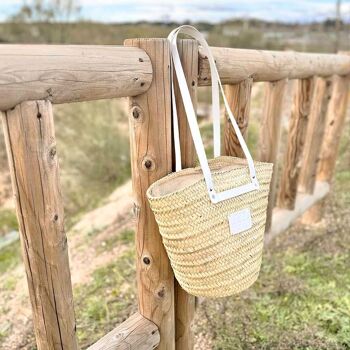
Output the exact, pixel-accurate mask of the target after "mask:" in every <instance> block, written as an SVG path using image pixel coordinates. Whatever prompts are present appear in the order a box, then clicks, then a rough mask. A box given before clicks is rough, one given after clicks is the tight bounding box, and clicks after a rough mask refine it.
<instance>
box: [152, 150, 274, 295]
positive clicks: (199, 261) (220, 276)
mask: <svg viewBox="0 0 350 350" xmlns="http://www.w3.org/2000/svg"><path fill="white" fill-rule="evenodd" d="M254 164H255V167H256V175H257V179H258V181H259V185H260V186H259V189H258V190H256V191H252V192H249V193H246V194H244V195H241V196H238V197H235V198H231V199H228V200H225V201H222V202H219V203H217V204H213V203H212V202H211V201H210V199H209V196H208V192H207V189H206V185H205V181H204V178H203V174H202V171H201V169H200V167H197V168H189V169H184V170H181V171H179V172H176V173H172V174H170V175H168V176H166V177H164V178H162V179H160V180H158V181H157V182H155V183H153V184H152V185H151V186H150V187H149V189H148V191H147V196H148V199H149V202H150V206H151V209H152V211H153V213H154V215H155V218H156V221H157V223H158V226H159V230H160V233H161V235H162V238H163V243H164V246H165V249H166V251H167V254H168V256H169V259H170V262H171V266H172V268H173V270H174V273H175V277H176V279H177V280H178V281H179V283H180V285H181V286H182V288H183V289H185V290H186V291H187V292H188V293H190V294H193V295H196V296H203V297H224V296H228V295H232V294H237V293H239V292H241V291H243V290H245V289H247V288H248V287H249V286H251V285H252V284H253V283H254V282H255V281H256V279H257V278H258V274H259V270H260V265H261V258H262V250H263V242H264V231H265V220H266V209H267V202H268V194H269V188H270V181H271V175H272V164H271V163H261V162H255V163H254ZM209 166H210V169H211V171H212V175H213V180H214V185H215V186H214V187H215V189H216V191H217V192H219V191H224V190H227V189H231V188H233V187H238V186H240V185H243V184H246V183H249V181H250V177H249V171H248V167H247V162H246V160H245V159H240V158H234V157H225V156H222V157H218V158H215V159H213V160H210V161H209ZM244 208H249V209H250V211H251V217H252V223H253V225H252V227H251V228H250V229H248V230H246V231H244V232H241V233H239V234H235V235H232V234H231V233H230V228H229V222H228V217H229V215H230V214H231V213H233V212H236V211H239V210H241V209H244Z"/></svg>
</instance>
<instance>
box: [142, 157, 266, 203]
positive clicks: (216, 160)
mask: <svg viewBox="0 0 350 350" xmlns="http://www.w3.org/2000/svg"><path fill="white" fill-rule="evenodd" d="M222 160H226V161H231V162H232V161H234V160H240V161H243V163H244V164H242V165H241V166H239V167H237V168H234V169H228V170H224V171H221V170H220V169H219V170H212V174H213V175H217V174H226V173H230V172H232V173H234V172H237V171H241V170H242V169H244V168H246V169H247V171H248V163H247V160H246V159H245V158H239V157H231V156H219V157H217V158H213V159H210V160H209V161H208V163H209V166H210V165H215V163H219V161H222ZM254 163H255V165H256V166H257V173H258V168H259V167H262V166H264V165H265V166H266V165H268V166H269V167H270V170H272V167H273V163H269V162H260V161H254ZM193 170H201V167H200V166H196V167H190V168H186V169H182V170H180V171H177V172H172V173H170V174H168V175H166V176H164V177H162V178H160V179H159V180H157V181H155V182H153V184H151V185H150V186H149V187H148V189H147V192H146V195H147V198H148V199H149V200H152V201H157V200H161V199H166V198H170V197H172V196H175V195H177V194H179V193H182V192H183V191H185V190H188V189H191V188H192V187H195V186H197V185H198V184H199V183H201V182H204V181H205V180H204V176H203V173H201V177H200V178H199V179H198V180H197V181H195V182H194V183H192V184H190V185H187V186H185V187H183V188H181V189H178V190H175V191H172V192H170V193H167V194H163V195H159V196H154V195H153V194H152V191H153V190H154V188H155V187H157V186H159V185H160V184H163V183H164V182H166V181H169V180H170V179H172V178H175V177H177V176H179V175H180V176H181V175H183V174H186V173H190V172H192V171H193ZM247 176H248V177H249V172H247ZM208 200H210V199H209V197H208Z"/></svg>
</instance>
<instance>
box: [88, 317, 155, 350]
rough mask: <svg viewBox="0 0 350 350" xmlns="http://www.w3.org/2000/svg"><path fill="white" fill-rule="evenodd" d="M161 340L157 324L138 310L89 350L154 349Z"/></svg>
mask: <svg viewBox="0 0 350 350" xmlns="http://www.w3.org/2000/svg"><path fill="white" fill-rule="evenodd" d="M159 341H160V335H159V331H158V328H157V326H156V325H155V324H154V323H153V322H151V321H149V320H147V318H144V317H143V316H142V315H140V314H139V313H138V312H137V313H136V314H134V315H132V316H130V317H129V318H128V319H127V320H126V321H124V322H123V323H122V324H120V325H119V326H118V327H116V328H115V329H113V330H112V331H110V332H109V333H108V334H106V335H105V336H104V337H103V338H101V339H100V340H99V341H97V342H96V343H95V344H93V345H91V346H90V347H89V348H88V350H153V349H155V348H156V347H157V346H158V344H159Z"/></svg>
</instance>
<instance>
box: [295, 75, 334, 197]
mask: <svg viewBox="0 0 350 350" xmlns="http://www.w3.org/2000/svg"><path fill="white" fill-rule="evenodd" d="M331 86H332V83H331V80H330V79H325V78H321V77H318V78H316V81H315V89H314V93H313V97H312V102H311V109H310V117H309V123H308V127H307V131H306V139H305V145H304V152H303V156H302V157H303V159H302V165H301V173H300V182H299V188H300V191H301V192H304V193H309V194H312V193H313V191H314V187H315V182H316V172H317V165H318V162H319V154H320V148H321V145H322V140H323V135H324V130H325V125H326V116H327V108H328V102H329V99H330V98H331Z"/></svg>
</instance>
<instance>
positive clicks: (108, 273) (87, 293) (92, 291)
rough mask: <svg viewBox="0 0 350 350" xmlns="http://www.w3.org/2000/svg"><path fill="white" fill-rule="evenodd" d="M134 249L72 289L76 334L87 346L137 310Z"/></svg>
mask: <svg viewBox="0 0 350 350" xmlns="http://www.w3.org/2000/svg"><path fill="white" fill-rule="evenodd" d="M135 292H136V282H135V252H134V248H133V247H131V248H130V249H128V250H127V251H126V252H124V253H123V255H122V256H120V257H119V258H118V259H116V261H115V262H113V263H111V264H109V265H107V266H104V267H102V268H99V269H97V270H95V271H94V273H93V275H92V280H91V282H90V283H89V284H87V285H82V286H78V287H77V288H76V289H75V290H74V298H75V310H76V318H77V335H78V339H79V343H80V345H81V346H82V348H85V347H87V346H88V345H90V344H91V343H93V342H95V341H96V340H98V339H99V338H101V337H102V336H103V335H105V334H106V333H108V332H109V331H110V330H111V329H113V328H114V327H115V326H116V325H117V324H118V323H121V322H123V321H124V320H125V319H126V318H128V317H129V316H130V315H131V313H132V312H134V311H136V299H135V298H136V296H135Z"/></svg>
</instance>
